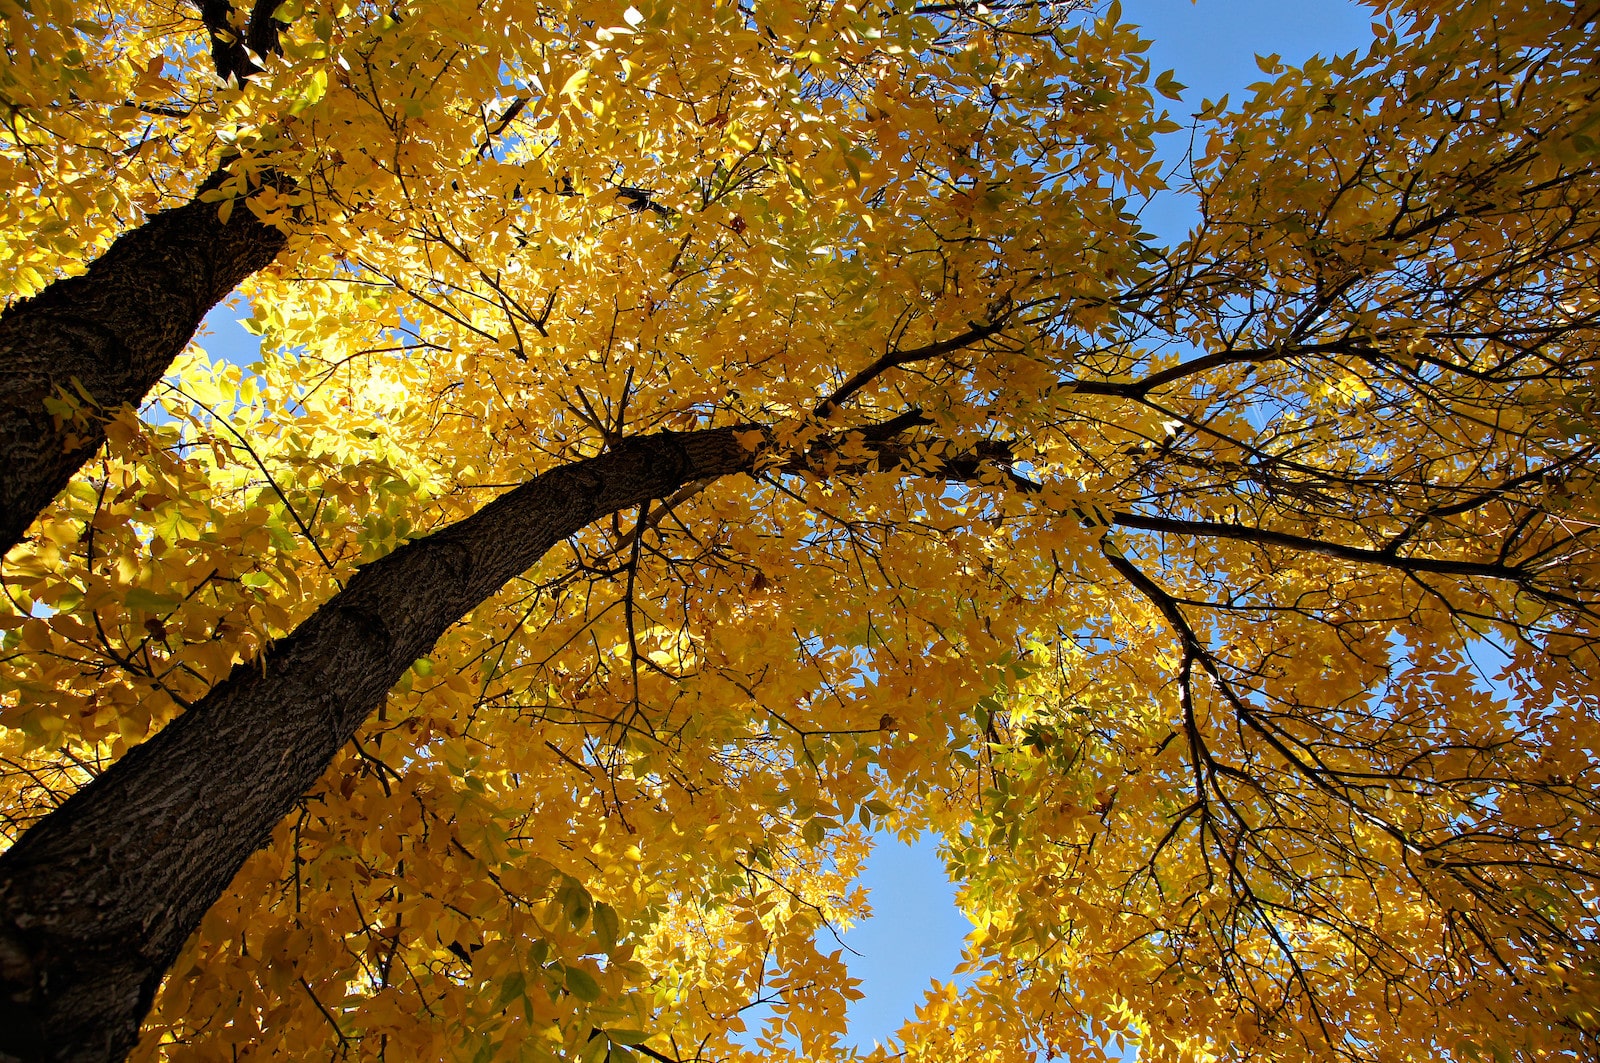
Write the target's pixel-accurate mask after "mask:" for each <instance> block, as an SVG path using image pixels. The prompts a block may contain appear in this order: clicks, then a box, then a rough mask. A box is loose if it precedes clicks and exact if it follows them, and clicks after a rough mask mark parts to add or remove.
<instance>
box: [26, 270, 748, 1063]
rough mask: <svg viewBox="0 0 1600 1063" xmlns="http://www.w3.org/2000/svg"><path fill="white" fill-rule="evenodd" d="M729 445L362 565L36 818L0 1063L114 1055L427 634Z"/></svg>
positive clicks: (656, 455) (523, 497)
mask: <svg viewBox="0 0 1600 1063" xmlns="http://www.w3.org/2000/svg"><path fill="white" fill-rule="evenodd" d="M229 283H232V282H229ZM748 428H749V426H745V429H744V430H748ZM739 431H741V429H740V428H717V429H706V430H703V431H698V432H690V433H664V434H659V435H651V436H644V437H640V438H638V439H635V440H630V441H628V442H626V443H624V444H622V445H621V446H620V447H618V448H617V449H616V450H613V451H611V452H610V453H607V454H603V455H601V456H599V457H595V458H590V459H587V460H584V461H580V462H577V463H575V464H573V465H568V466H563V467H561V468H558V469H554V470H552V471H550V472H547V473H544V474H543V475H541V476H539V477H537V478H536V479H534V480H531V481H529V482H528V483H526V484H524V485H522V486H521V487H518V488H516V489H514V490H512V491H510V492H507V493H506V494H504V495H502V496H500V497H499V498H498V499H496V500H495V501H494V502H492V503H490V504H489V505H488V506H486V507H484V508H483V509H482V510H480V511H478V512H477V513H475V514H473V515H472V516H470V517H467V518H466V519H464V520H462V521H460V522H458V523H456V524H454V525H452V526H450V527H449V528H446V529H444V530H442V531H439V532H436V533H435V534H433V535H430V536H428V537H426V538H423V539H419V540H416V541H413V542H411V543H408V544H406V545H405V546H402V547H400V548H399V549H397V550H395V551H394V552H393V553H391V554H389V555H388V556H387V557H384V558H382V559H381V560H379V561H376V562H374V563H372V564H370V565H367V566H366V567H364V568H363V569H361V570H360V571H359V572H357V573H356V575H355V577H354V578H353V579H351V580H350V582H349V585H348V586H347V587H346V588H345V589H344V590H343V591H342V592H340V593H339V594H337V595H335V596H334V597H333V598H331V599H329V600H328V601H327V602H326V603H325V604H324V605H323V606H322V607H321V608H319V609H318V610H317V611H316V612H315V613H314V614H312V616H311V617H310V618H308V619H307V620H306V621H305V622H304V623H302V624H301V625H300V626H299V627H298V628H296V629H295V631H294V632H293V633H292V634H290V635H289V636H288V637H287V638H285V639H283V640H281V641H279V642H278V643H276V644H275V645H274V646H273V647H272V649H271V650H270V651H268V652H267V653H266V654H265V655H264V656H263V657H261V658H260V659H258V660H255V661H251V662H248V663H245V664H241V665H239V666H238V667H236V668H235V669H234V670H233V672H232V674H230V675H229V676H228V678H227V679H225V680H224V681H223V682H221V683H220V684H218V685H217V686H216V687H215V688H214V689H213V690H212V691H211V692H210V693H209V694H208V695H206V697H204V698H203V699H201V700H200V701H199V702H197V703H196V704H195V705H194V706H193V707H191V708H190V709H188V710H187V711H186V712H184V713H183V714H182V715H181V716H179V717H178V718H177V719H175V720H174V721H173V722H172V723H170V724H169V725H167V727H165V728H164V729H163V730H162V731H160V732H159V733H158V734H157V735H156V736H155V737H153V738H151V739H150V740H149V741H147V742H145V743H144V744H142V745H140V746H137V747H136V748H134V749H133V750H131V751H130V752H129V753H128V754H127V755H126V756H124V757H123V758H122V759H121V760H119V761H118V762H117V763H116V764H115V765H113V766H112V767H111V769H110V770H108V771H107V772H106V773H105V774H104V775H101V776H100V777H99V778H97V779H95V780H94V781H93V782H92V783H90V784H89V785H88V786H86V787H85V788H84V789H83V790H82V791H80V792H79V793H77V794H75V795H73V797H72V798H70V799H69V800H68V801H67V802H66V803H65V804H63V805H62V806H61V808H59V809H57V810H56V811H55V812H52V813H51V814H50V815H49V816H47V817H45V818H44V819H43V820H41V821H39V822H38V823H37V824H36V825H35V826H34V827H33V828H32V829H30V830H29V831H28V832H27V833H26V834H24V835H23V837H22V838H21V839H20V840H19V841H18V842H17V844H16V846H15V847H13V848H12V849H11V850H10V851H9V852H7V853H5V854H4V855H3V856H0V1059H4V1060H27V1061H45V1060H49V1061H53V1063H67V1061H72V1063H87V1061H107V1060H120V1059H122V1058H123V1057H124V1056H126V1054H127V1053H128V1051H129V1050H130V1049H132V1047H133V1045H134V1043H135V1042H136V1040H137V1038H138V1030H139V1024H140V1022H141V1020H142V1019H143V1018H144V1016H145V1014H146V1012H147V1011H148V1010H149V1008H150V1004H151V1001H152V999H153V997H154V995H155V991H156V988H157V987H158V986H159V985H160V982H161V979H162V977H163V975H164V974H165V973H166V971H167V968H168V967H169V966H170V965H171V964H172V963H173V961H174V960H175V959H176V958H177V955H178V952H179V950H180V949H181V948H182V946H183V943H184V941H185V939H187V938H188V936H189V934H190V933H191V932H193V931H194V929H195V928H196V927H197V926H198V925H199V923H200V920H201V917H202V916H203V915H204V914H205V912H206V910H207V909H208V908H210V907H211V905H212V904H213V903H214V902H215V901H216V900H217V898H218V897H219V896H220V895H221V894H222V891H223V890H224V889H225V888H227V885H228V883H229V882H230V881H231V880H232V878H233V876H234V874H235V873H236V872H237V871H238V870H239V868H240V866H241V865H243V863H244V861H245V859H246V858H247V857H249V856H250V854H251V853H253V852H255V851H256V850H257V849H259V848H260V847H261V846H263V845H265V844H266V842H267V840H268V838H269V836H270V835H271V833H272V829H273V827H274V826H275V825H276V824H277V823H278V821H279V820H280V819H282V818H283V816H285V815H286V814H288V812H289V811H290V810H291V809H292V808H293V806H294V803H295V801H296V799H298V798H299V797H300V796H301V795H302V794H304V793H305V792H306V791H307V790H309V789H310V788H311V787H312V786H313V784H315V782H316V781H317V779H318V777H319V776H321V774H322V773H323V771H324V770H326V768H327V766H328V764H329V762H330V761H331V760H332V758H333V756H334V754H335V753H337V752H338V750H339V748H340V747H341V746H343V745H344V743H345V742H347V741H349V740H350V738H351V737H352V736H353V735H354V734H355V733H356V729H357V728H358V727H359V726H360V725H361V723H362V721H363V720H365V719H366V718H367V716H368V715H369V714H370V713H372V712H373V711H374V710H376V708H377V707H378V706H379V705H380V704H381V703H382V701H383V698H384V696H385V695H386V694H387V693H388V691H389V689H390V688H391V687H392V686H393V685H394V684H395V683H396V682H398V681H399V679H400V677H401V676H402V675H403V674H404V672H405V670H406V669H407V668H409V667H410V666H411V664H412V663H413V662H414V661H415V660H416V659H417V658H418V657H421V656H425V655H426V654H427V652H428V650H429V648H430V647H432V645H433V644H434V642H435V641H436V640H437V639H438V638H439V636H440V635H441V634H443V633H444V631H445V629H446V628H448V627H449V626H450V625H451V624H453V623H455V621H457V620H458V619H460V618H461V617H463V616H464V615H466V613H467V612H469V611H470V610H471V609H473V608H474V607H475V606H477V605H479V604H480V603H481V602H483V601H484V600H485V599H487V598H488V597H489V596H491V595H492V594H494V593H495V592H496V591H497V590H498V589H499V588H500V587H501V586H502V585H504V584H505V583H506V582H507V581H509V580H510V579H512V578H513V577H514V576H516V575H518V574H519V573H521V572H524V571H526V570H527V569H528V568H529V567H531V566H532V565H533V564H534V563H535V562H536V561H537V560H538V559H539V558H540V557H541V556H542V555H543V554H544V553H545V551H546V550H548V549H549V548H550V547H551V546H553V545H554V544H556V543H558V542H560V541H561V540H562V539H564V538H566V537H567V536H569V535H571V534H573V533H574V532H576V531H578V530H579V529H581V528H583V527H584V526H585V525H587V524H588V523H590V522H591V521H593V520H595V519H596V518H598V517H600V516H603V515H605V514H608V513H611V512H614V511H616V510H620V509H624V508H627V507H630V506H635V505H639V504H641V503H643V502H646V501H648V500H650V499H652V498H661V497H664V496H666V495H669V494H671V493H672V492H673V491H674V490H676V489H677V488H679V487H680V486H682V485H683V484H685V483H687V482H689V481H693V480H700V479H705V478H710V477H718V476H725V475H728V474H731V473H735V472H740V471H746V470H749V469H751V468H752V467H753V465H754V461H755V454H754V453H752V452H751V451H750V450H747V449H745V448H744V447H743V446H741V445H740V443H739V442H738V439H737V436H736V433H738V432H739Z"/></svg>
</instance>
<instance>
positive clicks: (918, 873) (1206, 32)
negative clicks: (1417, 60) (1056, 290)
mask: <svg viewBox="0 0 1600 1063" xmlns="http://www.w3.org/2000/svg"><path fill="white" fill-rule="evenodd" d="M1122 12H1123V18H1124V19H1125V20H1127V21H1129V22H1132V23H1135V24H1136V25H1139V26H1141V27H1143V28H1144V29H1145V31H1146V32H1145V36H1146V37H1149V38H1151V39H1152V41H1153V43H1152V44H1151V46H1150V52H1149V56H1150V62H1151V65H1152V66H1153V67H1154V69H1155V70H1156V71H1157V72H1159V71H1162V70H1172V71H1174V72H1175V73H1176V76H1177V79H1178V81H1179V82H1180V83H1182V84H1184V85H1187V86H1188V88H1187V89H1185V91H1184V94H1183V103H1176V104H1171V105H1170V109H1171V111H1172V113H1173V115H1174V117H1176V118H1178V119H1179V120H1180V121H1181V120H1183V119H1184V118H1185V117H1186V116H1187V115H1188V114H1189V113H1190V110H1189V108H1191V107H1192V108H1198V107H1199V104H1200V100H1201V99H1202V98H1210V99H1213V100H1214V99H1216V98H1218V97H1219V96H1221V95H1222V94H1223V93H1231V94H1232V95H1233V98H1234V99H1235V100H1238V99H1239V98H1240V94H1241V93H1242V92H1243V90H1244V89H1245V87H1246V86H1247V85H1250V84H1251V83H1253V82H1256V81H1259V80H1261V78H1262V74H1261V71H1260V69H1259V68H1258V67H1257V66H1256V61H1255V57H1256V56H1257V55H1270V54H1273V53H1277V54H1278V55H1280V56H1281V57H1282V58H1283V59H1284V60H1285V61H1287V62H1290V63H1294V62H1298V61H1300V60H1302V59H1305V58H1306V57H1307V56H1310V55H1314V54H1317V53H1322V54H1324V55H1326V54H1333V53H1342V52H1348V51H1352V50H1355V49H1361V48H1365V47H1366V46H1367V43H1368V42H1369V41H1371V40H1372V32H1371V30H1370V29H1369V28H1368V27H1369V24H1370V22H1371V18H1370V17H1369V16H1370V12H1369V9H1368V8H1366V7H1364V6H1362V5H1360V4H1356V3H1353V2H1351V0H1276V2H1272V0H1123V4H1122ZM1187 142H1188V134H1187V133H1186V132H1185V133H1176V134H1172V135H1171V136H1170V137H1168V138H1167V143H1166V144H1163V145H1162V147H1163V149H1164V150H1166V151H1169V152H1173V153H1175V155H1176V157H1177V158H1181V153H1182V152H1183V150H1184V148H1185V146H1186V144H1187ZM1141 217H1142V218H1143V221H1144V226H1145V228H1147V229H1149V230H1150V231H1152V232H1154V233H1156V234H1157V235H1159V236H1162V237H1165V238H1167V239H1176V238H1179V237H1181V236H1182V235H1183V233H1184V232H1185V231H1187V229H1188V227H1189V225H1190V223H1191V222H1192V220H1193V218H1194V209H1193V207H1192V206H1191V205H1190V204H1188V203H1186V202H1184V201H1182V200H1181V199H1179V198H1178V197H1175V196H1174V197H1171V198H1170V199H1164V200H1163V201H1161V202H1155V203H1152V204H1150V206H1149V207H1148V208H1147V209H1146V210H1145V211H1144V213H1143V214H1142V215H1141ZM864 882H865V885H866V886H867V888H868V889H869V890H870V891H871V898H872V907H873V917H872V918H871V919H869V920H867V921H866V922H864V923H863V924H861V925H860V926H858V927H856V928H855V929H854V930H852V931H850V932H849V933H848V934H846V935H844V943H845V944H846V945H847V946H849V948H850V949H851V950H853V951H854V955H851V954H850V953H846V957H847V959H848V961H849V965H850V973H851V974H852V975H854V976H855V977H857V978H860V979H861V980H862V985H861V989H862V991H863V992H864V993H865V994H866V996H865V997H864V998H863V999H861V1000H858V1001H856V1002H855V1003H854V1004H853V1005H851V1007H850V1011H849V1022H850V1036H849V1040H850V1041H851V1042H852V1043H854V1044H856V1045H857V1046H859V1047H861V1048H863V1049H868V1048H871V1047H872V1044H873V1042H874V1041H883V1042H886V1041H888V1039H889V1038H890V1037H892V1036H893V1035H894V1032H895V1031H896V1030H897V1029H898V1028H899V1027H900V1024H901V1023H903V1022H904V1021H905V1020H906V1019H908V1018H910V1017H911V1015H912V1013H913V1012H914V1011H915V1009H916V1006H917V1004H918V1003H920V1002H921V1001H922V997H923V992H924V991H925V990H926V989H927V987H928V980H929V979H930V978H938V979H948V978H949V977H950V972H951V971H952V970H953V969H954V968H955V966H956V964H957V963H959V962H960V960H961V942H962V938H963V937H964V936H965V934H966V932H967V930H968V929H969V926H970V924H968V922H967V921H966V919H965V918H964V917H963V916H962V915H961V913H960V912H959V911H957V910H956V907H955V888H954V887H953V886H952V885H951V884H950V882H949V881H948V880H947V879H946V878H945V875H944V865H943V862H942V861H941V860H940V859H939V855H938V849H937V843H936V839H932V838H927V837H924V838H923V839H921V840H920V841H919V842H918V843H917V844H916V845H911V846H908V845H904V844H902V843H900V842H898V841H896V840H895V839H894V838H892V837H883V838H881V839H880V843H879V846H878V848H877V850H876V851H875V852H874V854H873V856H872V859H871V861H870V862H869V864H868V866H867V872H866V876H865V879H864Z"/></svg>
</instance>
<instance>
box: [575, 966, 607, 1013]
mask: <svg viewBox="0 0 1600 1063" xmlns="http://www.w3.org/2000/svg"><path fill="white" fill-rule="evenodd" d="M567 990H568V991H569V992H570V993H571V994H572V995H573V996H575V997H577V998H578V999H579V1000H581V1001H583V1002H584V1003H586V1004H593V1003H594V1002H595V1001H597V1000H599V999H600V983H599V982H596V981H595V980H594V975H592V974H590V973H589V972H588V971H585V970H584V969H583V968H582V967H568V968H567Z"/></svg>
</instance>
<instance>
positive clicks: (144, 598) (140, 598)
mask: <svg viewBox="0 0 1600 1063" xmlns="http://www.w3.org/2000/svg"><path fill="white" fill-rule="evenodd" d="M122 602H123V604H124V605H126V606H127V607H128V608H129V609H137V610H139V611H141V612H145V613H170V612H171V611H172V610H174V609H176V608H177V607H178V599H176V598H168V597H167V596H166V595H165V594H157V593H156V592H155V591H151V590H146V589H145V588H143V587H135V588H133V589H132V590H130V591H129V592H128V593H127V594H125V595H123V596H122Z"/></svg>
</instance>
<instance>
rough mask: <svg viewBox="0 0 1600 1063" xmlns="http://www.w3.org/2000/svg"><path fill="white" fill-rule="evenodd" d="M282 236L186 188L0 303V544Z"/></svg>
mask: <svg viewBox="0 0 1600 1063" xmlns="http://www.w3.org/2000/svg"><path fill="white" fill-rule="evenodd" d="M221 176H222V175H221V174H220V172H219V173H218V174H216V175H213V177H212V179H211V180H210V181H208V182H207V183H206V184H205V185H202V186H201V187H202V189H205V188H208V187H211V186H213V185H214V184H215V183H216V182H217V181H218V180H220V178H221ZM283 246H284V235H283V233H282V232H280V231H279V230H278V229H276V228H274V227H272V226H270V225H265V224H263V223H262V222H261V221H259V220H258V219H257V218H256V216H255V215H254V214H253V213H251V211H249V210H248V209H246V208H245V206H244V205H243V204H242V203H241V204H239V205H238V207H237V209H235V210H234V211H233V214H232V216H231V217H230V218H229V219H228V221H227V222H226V223H224V222H222V221H220V220H219V219H218V216H217V204H216V203H202V202H200V201H199V200H198V199H196V200H194V201H191V202H189V203H186V204H184V205H183V206H181V207H177V208H174V209H172V210H167V211H162V212H161V213H159V214H156V215H154V216H153V217H151V218H150V219H149V220H148V221H146V222H145V223H144V224H143V225H141V226H139V227H138V228H137V229H133V230H131V231H129V232H127V233H125V234H123V235H122V236H121V237H119V238H118V239H117V241H116V242H115V243H113V244H112V245H111V247H110V249H109V250H107V251H106V253H105V254H104V255H101V256H100V258H98V259H96V260H95V262H94V263H93V265H91V266H90V267H89V270H88V272H87V273H85V274H83V275H82V276H79V277H68V278H65V279H62V280H58V281H56V282H55V283H54V284H52V285H50V286H49V287H48V288H46V289H45V290H44V291H42V292H40V293H39V294H38V295H36V296H34V297H33V298H31V299H27V300H24V301H23V302H20V303H17V304H15V305H13V306H12V307H10V308H9V309H7V310H6V312H5V313H4V314H3V315H0V555H3V554H4V553H5V552H6V551H8V550H10V549H11V548H12V547H13V546H15V545H16V544H17V543H18V542H20V541H21V539H22V535H23V532H25V531H26V530H27V528H28V525H30V524H32V523H33V519H34V518H35V517H37V516H38V515H39V512H40V511H41V510H43V509H44V507H45V506H47V505H49V504H50V500H51V499H53V498H54V497H55V496H56V494H57V493H59V492H60V491H61V489H62V488H64V487H65V486H66V485H67V482H68V481H69V480H70V479H71V478H72V475H73V474H74V473H76V472H77V471H78V469H79V467H81V466H82V465H83V463H84V462H85V461H86V460H88V458H89V457H90V456H91V455H92V454H93V453H94V451H95V448H97V447H98V446H99V445H100V443H101V442H102V441H103V440H104V438H105V432H104V426H103V418H104V415H105V414H109V413H111V412H113V411H115V410H117V409H119V408H121V407H122V406H124V405H138V403H139V402H140V401H141V400H142V399H143V398H144V395H145V392H147V391H149V390H150V388H151V387H153V386H154V385H155V383H156V381H157V380H159V379H161V375H162V374H163V373H164V372H166V370H167V367H168V366H169V365H171V364H172V360H173V359H174V358H176V357H177V356H178V353H179V352H180V351H182V350H183V348H184V345H185V344H187V343H188V342H189V338H190V337H191V336H193V335H194V331H195V329H196V328H198V327H199V325H200V321H201V319H203V318H204V317H205V315H206V312H207V311H209V310H210V309H211V308H212V307H213V306H215V305H216V304H217V303H218V302H220V301H221V300H222V299H223V298H224V297H225V296H227V294H228V293H229V292H231V291H232V290H233V289H234V288H235V287H236V286H237V285H238V284H239V282H240V281H242V280H244V279H245V278H246V277H248V276H250V274H252V273H254V272H255V271H256V270H258V269H261V268H262V267H263V266H265V265H267V264H268V263H269V262H271V261H272V260H273V258H275V257H276V256H277V254H278V252H279V251H281V250H282V249H283ZM74 382H76V386H75V385H74ZM80 389H81V390H82V391H83V392H86V393H87V394H88V395H89V396H90V397H91V398H92V399H93V401H94V404H95V406H97V407H98V410H91V411H90V416H88V417H86V418H84V419H83V420H82V422H81V423H76V424H74V423H67V424H62V423H58V421H57V418H55V417H53V416H52V415H51V414H50V412H49V411H48V410H46V409H45V400H46V399H48V398H50V397H51V396H53V395H55V394H56V393H57V392H58V391H61V390H65V391H66V392H67V393H68V394H76V393H77V392H78V391H79V390H80Z"/></svg>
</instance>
